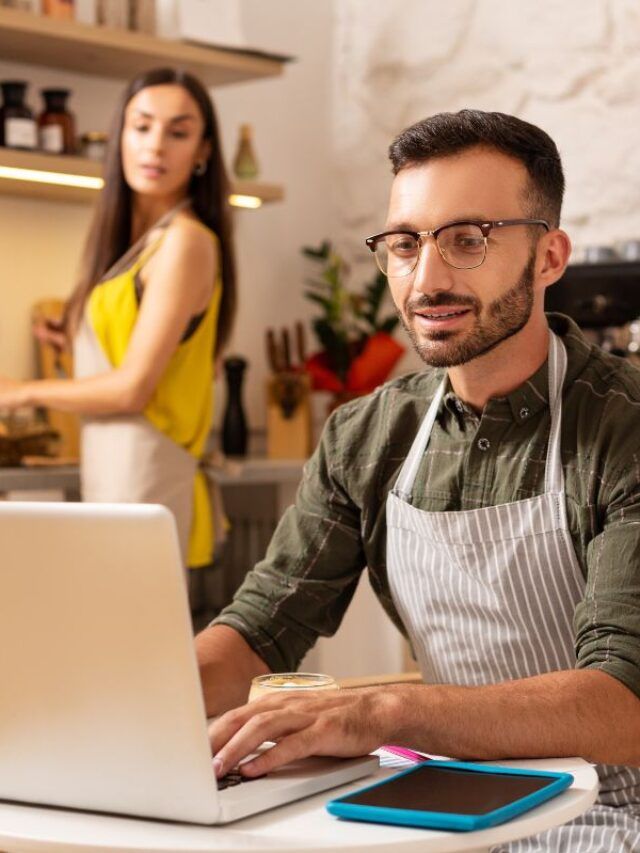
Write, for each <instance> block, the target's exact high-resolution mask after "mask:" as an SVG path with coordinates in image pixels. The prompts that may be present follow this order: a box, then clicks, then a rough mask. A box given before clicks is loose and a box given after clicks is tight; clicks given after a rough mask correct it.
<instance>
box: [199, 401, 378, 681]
mask: <svg viewBox="0 0 640 853" xmlns="http://www.w3.org/2000/svg"><path fill="white" fill-rule="evenodd" d="M339 415H340V413H339V412H335V413H334V414H333V415H332V416H331V418H329V420H328V422H327V424H326V426H325V429H324V431H323V434H322V437H321V439H320V442H319V445H318V447H317V449H316V451H315V453H314V455H313V456H312V458H311V459H310V460H309V462H308V463H307V464H306V465H305V469H304V475H303V479H302V482H301V484H300V487H299V489H298V492H297V495H296V501H295V504H294V505H293V506H291V507H289V508H288V509H287V511H286V512H285V514H284V515H283V517H282V519H281V520H280V523H279V524H278V527H277V529H276V531H275V533H274V535H273V538H272V539H271V542H270V544H269V547H268V549H267V553H266V555H265V558H264V559H263V560H261V561H260V562H259V563H257V565H256V566H255V567H254V568H253V570H252V571H250V572H249V573H248V575H247V576H246V578H245V580H244V583H243V584H242V586H241V587H240V589H239V590H238V591H237V593H236V595H235V597H234V600H233V602H232V603H231V604H230V605H229V606H228V607H226V608H225V609H224V610H223V611H222V612H221V613H220V615H219V616H218V617H217V618H216V619H215V620H214V621H213V623H212V624H214V625H215V624H225V625H229V626H230V627H232V628H235V629H236V630H237V631H238V632H239V633H240V634H241V635H242V636H243V637H244V638H245V639H246V641H247V642H248V643H249V645H250V646H251V647H252V648H253V650H254V651H255V652H256V653H257V654H258V655H259V656H260V657H261V658H262V659H263V660H264V661H265V663H266V664H267V666H269V667H270V669H271V670H272V671H275V672H277V671H291V670H295V669H296V667H297V666H298V664H299V663H300V661H301V660H302V658H303V657H304V655H305V654H306V652H307V651H308V650H309V649H310V648H311V646H312V645H313V644H314V643H315V641H316V639H317V637H318V636H320V635H321V636H331V635H332V634H333V633H335V631H336V630H337V628H338V626H339V625H340V622H341V621H342V617H343V615H344V612H345V610H346V609H347V607H348V605H349V602H350V601H351V598H352V597H353V594H354V592H355V589H356V586H357V584H358V580H359V577H360V574H361V572H362V570H363V569H364V567H365V562H366V561H365V556H364V550H363V544H362V539H361V533H360V529H361V523H360V522H361V519H360V515H361V513H360V509H359V508H358V507H357V506H356V505H355V503H354V502H353V500H352V499H351V498H350V497H349V495H348V494H347V490H346V488H345V486H344V483H343V478H342V477H341V472H342V471H343V466H342V464H341V461H340V460H341V458H342V456H341V453H340V447H339V441H342V442H343V441H344V433H343V432H342V431H341V430H340V417H339Z"/></svg>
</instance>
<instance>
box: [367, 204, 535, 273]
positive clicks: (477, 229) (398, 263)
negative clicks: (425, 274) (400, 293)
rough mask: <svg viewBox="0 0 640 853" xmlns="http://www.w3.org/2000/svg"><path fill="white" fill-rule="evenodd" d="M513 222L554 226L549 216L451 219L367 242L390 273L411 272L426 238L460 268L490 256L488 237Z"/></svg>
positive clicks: (378, 236)
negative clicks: (548, 219) (437, 224)
mask: <svg viewBox="0 0 640 853" xmlns="http://www.w3.org/2000/svg"><path fill="white" fill-rule="evenodd" d="M510 225H542V227H543V228H545V229H546V230H547V231H550V230H551V226H550V225H549V223H548V222H547V221H546V219H499V220H493V221H488V222H482V221H476V220H471V221H468V222H449V223H448V224H447V225H442V226H441V227H440V228H434V230H433V231H383V232H382V233H381V234H374V235H373V236H372V237H367V239H366V240H365V243H366V244H367V246H368V247H369V248H370V249H371V251H372V252H373V253H374V255H375V257H376V263H377V264H378V267H379V268H380V270H381V272H383V273H384V274H385V275H386V276H389V277H391V278H395V277H396V276H403V275H409V274H410V273H412V272H413V271H414V270H415V268H416V267H417V266H418V261H419V260H420V252H421V251H422V247H423V246H424V243H425V238H427V237H433V239H434V240H435V241H436V245H437V247H438V251H439V252H440V254H441V255H442V258H443V260H444V261H445V262H446V263H447V264H449V266H450V267H454V269H457V270H472V269H475V268H476V267H479V266H480V265H481V264H482V263H483V262H484V259H485V258H486V256H487V238H488V237H489V234H490V233H491V231H492V230H493V229H494V228H506V227H507V226H510Z"/></svg>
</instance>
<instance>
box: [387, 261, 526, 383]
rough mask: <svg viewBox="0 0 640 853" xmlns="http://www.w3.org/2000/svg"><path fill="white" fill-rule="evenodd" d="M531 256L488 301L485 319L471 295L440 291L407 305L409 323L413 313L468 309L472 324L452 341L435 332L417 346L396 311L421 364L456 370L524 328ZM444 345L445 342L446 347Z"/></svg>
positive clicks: (449, 335) (444, 333)
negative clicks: (502, 290)
mask: <svg viewBox="0 0 640 853" xmlns="http://www.w3.org/2000/svg"><path fill="white" fill-rule="evenodd" d="M534 267H535V255H534V254H532V255H531V256H530V258H529V260H528V261H527V265H526V266H525V268H524V270H523V272H522V275H521V276H520V279H519V281H518V282H517V283H516V284H515V285H514V286H513V287H511V288H510V289H509V290H508V291H507V292H506V293H505V294H503V295H502V296H500V297H498V299H495V300H494V301H493V302H491V303H490V304H489V306H488V308H487V311H486V314H487V317H486V319H485V320H481V319H480V312H481V310H482V303H481V302H480V300H479V299H476V298H475V297H472V296H459V295H458V294H453V293H444V292H440V293H437V294H435V295H434V296H428V295H427V294H423V296H421V297H420V298H419V299H416V300H415V301H413V302H411V303H407V306H406V308H407V314H408V317H409V322H410V321H411V318H412V316H413V315H414V313H415V312H416V311H424V310H425V309H427V308H435V307H437V306H439V305H447V306H454V305H460V306H462V307H465V308H470V309H471V311H472V312H473V313H474V314H475V315H476V321H475V324H474V326H473V328H472V329H471V331H469V332H467V333H466V334H465V335H463V336H462V339H461V340H459V341H458V340H456V338H457V337H458V335H459V334H460V333H459V332H454V331H451V332H450V331H448V330H446V329H443V330H442V331H435V332H431V333H430V334H429V341H430V343H427V344H425V343H421V342H420V340H419V337H418V335H417V334H416V332H415V330H414V329H413V328H411V327H410V326H409V325H408V324H407V322H406V321H405V319H404V317H403V316H402V314H400V312H398V315H399V317H400V322H401V323H402V325H403V326H404V328H405V330H406V332H407V334H408V335H409V337H410V338H411V342H412V343H413V346H414V347H415V350H416V352H417V353H418V355H419V356H420V358H421V359H422V360H423V361H424V362H425V364H429V365H431V367H456V366H457V365H459V364H466V363H467V362H468V361H471V360H472V359H474V358H478V356H481V355H484V354H485V353H486V352H489V351H490V350H492V349H493V348H494V347H496V346H498V344H499V343H501V342H502V341H504V340H506V339H507V338H510V337H511V336H512V335H515V334H517V333H518V332H519V331H520V330H521V329H523V328H524V326H526V324H527V322H528V320H529V317H530V316H531V311H532V309H533V297H534V292H533V275H534ZM433 341H436V342H440V343H441V344H442V346H436V347H432V346H431V342H433ZM446 342H449V343H448V345H447V344H446Z"/></svg>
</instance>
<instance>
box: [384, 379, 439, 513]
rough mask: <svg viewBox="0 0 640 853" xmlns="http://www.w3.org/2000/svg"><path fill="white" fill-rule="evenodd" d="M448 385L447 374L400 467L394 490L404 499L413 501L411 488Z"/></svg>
mask: <svg viewBox="0 0 640 853" xmlns="http://www.w3.org/2000/svg"><path fill="white" fill-rule="evenodd" d="M446 387H447V377H446V376H445V377H444V379H443V380H442V382H441V383H440V385H439V387H438V390H437V391H436V393H435V395H434V398H433V400H432V401H431V405H430V406H429V408H428V410H427V414H426V415H425V417H424V420H423V421H422V423H421V424H420V429H419V430H418V434H417V435H416V437H415V439H414V442H413V444H412V445H411V450H410V451H409V454H408V455H407V458H406V459H405V460H404V463H403V465H402V468H401V469H400V473H399V474H398V479H397V480H396V484H395V488H394V489H393V492H394V494H396V495H397V496H398V497H399V498H401V499H402V500H403V501H409V502H410V501H411V490H412V488H413V483H414V480H415V479H416V474H417V473H418V468H419V467H420V463H421V462H422V456H423V453H424V451H425V450H426V447H427V444H428V443H429V437H430V436H431V430H432V429H433V424H434V423H435V419H436V417H437V416H438V409H439V408H440V403H441V402H442V398H443V397H444V392H445V388H446Z"/></svg>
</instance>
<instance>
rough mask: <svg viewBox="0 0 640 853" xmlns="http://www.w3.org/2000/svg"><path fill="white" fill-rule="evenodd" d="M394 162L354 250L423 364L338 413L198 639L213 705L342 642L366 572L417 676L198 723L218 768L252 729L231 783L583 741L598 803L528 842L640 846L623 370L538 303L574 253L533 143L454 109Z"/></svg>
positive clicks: (633, 568) (638, 606)
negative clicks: (342, 763)
mask: <svg viewBox="0 0 640 853" xmlns="http://www.w3.org/2000/svg"><path fill="white" fill-rule="evenodd" d="M390 157H391V161H392V164H393V172H394V175H395V178H394V181H393V186H392V190H391V198H390V203H389V211H388V217H387V222H386V225H385V227H384V229H383V231H382V232H381V233H380V234H378V235H375V236H374V237H371V238H369V239H368V240H367V244H368V245H369V248H371V249H372V250H373V251H374V252H375V254H376V260H377V262H378V264H379V266H380V268H381V269H382V270H383V272H385V273H386V274H387V276H388V278H389V286H390V289H391V294H392V297H393V299H394V302H395V304H396V307H397V309H398V312H399V314H400V317H401V319H402V322H403V324H404V326H405V329H406V330H407V332H408V334H409V336H410V338H411V340H412V342H413V344H414V346H415V348H416V349H417V351H418V353H419V354H420V356H421V358H422V359H423V361H424V362H425V363H426V364H427V365H429V366H430V367H431V368H434V369H431V370H426V371H424V372H421V373H418V374H415V375H412V376H405V377H402V378H400V379H398V380H395V381H392V382H390V383H387V384H386V385H385V386H383V387H382V388H381V389H379V390H377V391H376V392H375V393H374V394H372V395H370V396H368V397H365V398H363V399H360V400H356V401H354V402H352V403H349V404H347V405H345V406H343V407H341V408H340V409H338V410H337V411H336V412H335V413H334V414H333V416H332V417H331V418H330V419H329V422H328V423H327V426H326V428H325V430H324V433H323V436H322V438H321V440H320V444H319V446H318V449H317V450H316V452H315V454H314V456H313V458H312V460H311V461H310V462H309V464H308V465H307V467H306V470H305V475H304V479H303V482H302V484H301V487H300V490H299V492H298V496H297V501H296V505H295V506H294V507H291V508H290V509H289V510H288V511H287V513H286V514H285V516H284V517H283V519H282V521H281V523H280V525H279V527H278V530H277V531H276V533H275V535H274V538H273V540H272V542H271V545H270V547H269V549H268V552H267V555H266V558H265V559H264V560H263V561H262V562H260V563H259V564H258V565H257V566H256V567H255V569H254V570H253V572H251V573H250V574H249V575H248V577H247V579H246V581H245V583H244V584H243V586H242V588H241V589H240V591H239V593H238V594H237V596H236V599H235V600H234V602H233V603H232V604H231V605H230V606H229V607H228V608H227V609H226V610H225V611H223V613H222V614H221V616H220V617H219V618H218V619H217V620H216V622H215V623H214V624H213V625H212V626H210V627H209V628H208V629H206V630H205V631H204V632H203V633H202V634H201V635H200V636H199V637H198V640H197V645H198V654H199V660H200V665H201V675H202V679H203V685H204V690H205V696H206V701H207V706H208V711H209V713H211V714H213V713H220V712H221V711H223V710H226V709H227V708H230V707H233V706H235V705H238V704H239V703H241V702H243V701H244V698H245V696H246V690H247V686H248V682H249V680H250V678H252V677H253V676H255V675H258V674H260V673H264V672H268V671H272V670H291V669H294V668H295V667H296V665H297V664H298V662H299V661H300V660H301V658H302V657H303V655H304V653H305V652H306V651H307V649H308V648H309V647H310V646H311V645H312V644H313V642H314V640H315V639H316V637H317V635H319V634H330V633H332V632H333V631H335V629H336V628H337V626H338V625H339V623H340V619H341V617H342V615H343V613H344V611H345V609H346V607H347V605H348V603H349V601H350V598H351V596H352V594H353V591H354V589H355V586H356V583H357V581H358V577H359V575H360V572H361V571H362V569H363V568H364V567H365V566H367V567H368V570H369V574H370V578H371V582H372V585H373V588H374V590H375V591H376V593H377V595H378V597H379V599H380V601H381V603H382V605H383V607H384V608H385V610H386V611H387V612H388V613H389V615H390V616H391V618H392V619H394V621H395V622H396V624H398V626H399V627H400V628H401V629H402V630H403V631H404V632H405V633H406V634H407V635H408V637H409V639H410V641H411V644H412V647H413V649H414V651H415V653H416V656H417V659H418V662H419V664H420V668H421V671H422V674H423V677H424V680H425V682H426V683H425V684H424V685H397V686H395V687H391V688H389V687H385V688H381V689H375V688H370V689H367V690H359V691H344V692H340V693H338V694H325V695H322V694H316V696H315V697H307V698H304V697H303V698H299V697H294V696H292V697H288V698H286V699H285V700H283V699H278V698H268V699H265V700H262V701H260V702H258V703H255V704H252V705H251V706H244V707H240V708H237V709H236V710H232V711H230V712H229V713H226V714H224V715H223V716H222V717H221V718H220V719H219V720H218V721H217V722H216V723H215V724H214V725H213V726H212V729H211V740H212V746H213V750H214V753H215V754H216V758H215V761H216V766H217V768H218V771H219V772H225V771H226V770H228V769H229V768H230V767H232V766H233V765H234V764H236V763H237V761H238V760H240V759H241V758H243V757H244V756H246V755H247V754H249V753H250V752H251V751H252V750H253V749H254V748H255V747H256V746H257V745H258V744H260V743H261V742H262V741H264V740H273V741H276V742H277V745H276V746H275V747H274V748H273V749H272V750H270V751H269V752H267V753H265V754H263V755H262V756H261V757H259V758H257V759H255V760H253V761H252V762H250V763H248V764H247V765H245V766H244V768H243V771H244V772H245V773H246V774H248V775H257V774H260V773H263V772H266V771H268V770H270V769H272V768H273V767H275V766H277V765H279V764H281V763H283V762H287V761H291V760H293V759H295V758H299V757H301V756H303V755H308V754H312V753H313V754H331V755H343V756H346V755H357V754H362V753H366V752H368V751H370V750H372V749H375V748H376V747H378V746H379V745H380V744H382V743H385V742H392V743H399V744H406V745H408V746H414V747H418V748H421V749H423V750H425V751H428V752H432V753H437V754H444V755H451V756H455V757H458V758H463V759H464V758H477V759H500V758H518V757H542V756H571V755H579V756H583V757H585V758H586V759H588V760H591V761H594V762H597V763H598V764H599V765H603V766H601V767H599V772H600V776H601V782H602V786H601V796H600V800H599V804H598V805H596V806H595V807H594V808H593V809H591V810H590V811H589V812H588V813H587V814H586V815H584V816H583V817H582V818H580V820H578V821H576V822H574V823H573V824H569V825H567V826H565V827H560V828H559V829H557V830H553V831H551V832H549V833H545V834H544V835H543V836H538V837H537V838H536V839H534V840H532V841H531V846H530V847H529V848H527V849H535V850H550V849H553V850H556V849H562V850H580V851H581V853H584V851H591V850H593V851H596V850H597V851H603V850H606V851H609V850H611V851H620V850H638V849H640V769H638V765H640V698H639V697H640V429H638V427H639V426H640V373H638V372H637V371H636V370H635V369H634V368H632V367H629V366H628V365H627V364H626V363H625V362H623V361H621V360H619V359H616V358H614V357H611V356H609V355H607V354H605V353H603V352H602V351H601V350H599V349H598V348H597V347H593V346H591V345H589V344H588V343H587V341H586V340H585V338H584V337H583V336H582V335H581V333H580V331H579V330H578V328H577V327H576V326H575V324H574V323H572V322H571V321H570V320H568V319H567V318H564V317H561V316H559V315H558V316H555V317H554V316H551V317H549V318H547V317H546V316H545V313H544V292H545V289H546V288H547V287H549V286H550V285H552V284H553V283H554V282H556V281H557V280H558V279H559V278H560V277H561V276H562V273H563V272H564V269H565V267H566V264H567V262H568V259H569V254H570V250H571V246H570V242H569V238H568V236H567V235H566V234H565V232H564V231H562V230H561V229H560V228H559V221H560V208H561V203H562V196H563V190H564V178H563V173H562V166H561V163H560V158H559V155H558V151H557V149H556V146H555V144H554V143H553V141H552V140H551V139H550V138H549V137H548V136H547V134H545V133H544V132H543V131H541V130H540V129H539V128H536V127H534V126H533V125H530V124H527V123H526V122H523V121H520V120H518V119H516V118H514V117H511V116H506V115H502V114H500V113H482V112H478V111H470V110H463V111H462V112H460V113H457V114H441V115H436V116H433V117H432V118H429V119H426V120H425V121H422V122H419V123H418V124H416V125H414V126H413V127H410V128H408V129H407V130H405V131H404V132H403V133H401V134H400V135H399V137H398V138H397V139H396V140H395V141H394V143H393V144H392V146H391V149H390ZM612 765H615V766H612ZM619 765H626V766H619Z"/></svg>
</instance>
